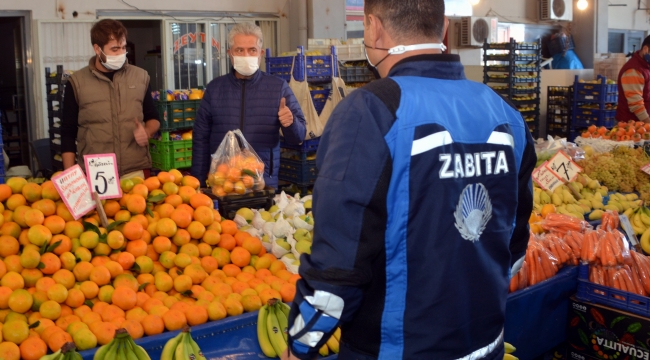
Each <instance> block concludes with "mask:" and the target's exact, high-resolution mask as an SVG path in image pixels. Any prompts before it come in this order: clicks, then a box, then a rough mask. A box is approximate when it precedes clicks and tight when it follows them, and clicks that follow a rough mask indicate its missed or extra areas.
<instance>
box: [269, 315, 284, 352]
mask: <svg viewBox="0 0 650 360" xmlns="http://www.w3.org/2000/svg"><path fill="white" fill-rule="evenodd" d="M281 329H282V328H281V327H280V323H279V321H278V316H277V313H276V306H270V307H269V311H268V314H267V316H266V331H267V333H268V334H269V340H270V341H271V345H273V350H275V353H276V354H282V353H284V351H285V350H286V349H287V342H286V341H285V340H284V336H282V330H281Z"/></svg>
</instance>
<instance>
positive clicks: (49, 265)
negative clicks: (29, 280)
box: [41, 253, 61, 275]
mask: <svg viewBox="0 0 650 360" xmlns="http://www.w3.org/2000/svg"><path fill="white" fill-rule="evenodd" d="M41 263H43V265H45V267H43V268H42V269H41V272H42V273H43V274H46V275H52V274H54V273H55V272H57V271H59V269H61V259H59V257H58V256H56V255H55V254H53V253H45V254H43V255H41Z"/></svg>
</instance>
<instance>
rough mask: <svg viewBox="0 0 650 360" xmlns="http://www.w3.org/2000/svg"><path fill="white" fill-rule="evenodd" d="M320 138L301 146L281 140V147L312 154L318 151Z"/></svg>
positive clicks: (305, 142)
mask: <svg viewBox="0 0 650 360" xmlns="http://www.w3.org/2000/svg"><path fill="white" fill-rule="evenodd" d="M319 143H320V138H319V137H317V138H315V139H309V140H305V141H303V142H302V144H300V145H290V144H287V143H285V142H284V138H280V147H282V148H285V149H291V150H298V151H302V152H312V151H316V150H318V144H319Z"/></svg>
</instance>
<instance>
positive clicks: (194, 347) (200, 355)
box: [187, 333, 207, 360]
mask: <svg viewBox="0 0 650 360" xmlns="http://www.w3.org/2000/svg"><path fill="white" fill-rule="evenodd" d="M187 341H188V342H189V343H190V346H191V347H192V350H193V352H194V355H196V359H197V360H207V358H206V357H205V355H203V351H201V348H200V347H199V344H197V343H196V341H194V339H193V338H192V333H189V334H188V335H187Z"/></svg>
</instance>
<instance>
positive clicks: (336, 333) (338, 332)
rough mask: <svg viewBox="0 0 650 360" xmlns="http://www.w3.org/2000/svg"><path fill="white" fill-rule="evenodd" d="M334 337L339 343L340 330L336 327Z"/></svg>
mask: <svg viewBox="0 0 650 360" xmlns="http://www.w3.org/2000/svg"><path fill="white" fill-rule="evenodd" d="M334 337H335V338H336V341H338V342H341V328H340V327H337V328H336V330H335V331H334Z"/></svg>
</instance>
